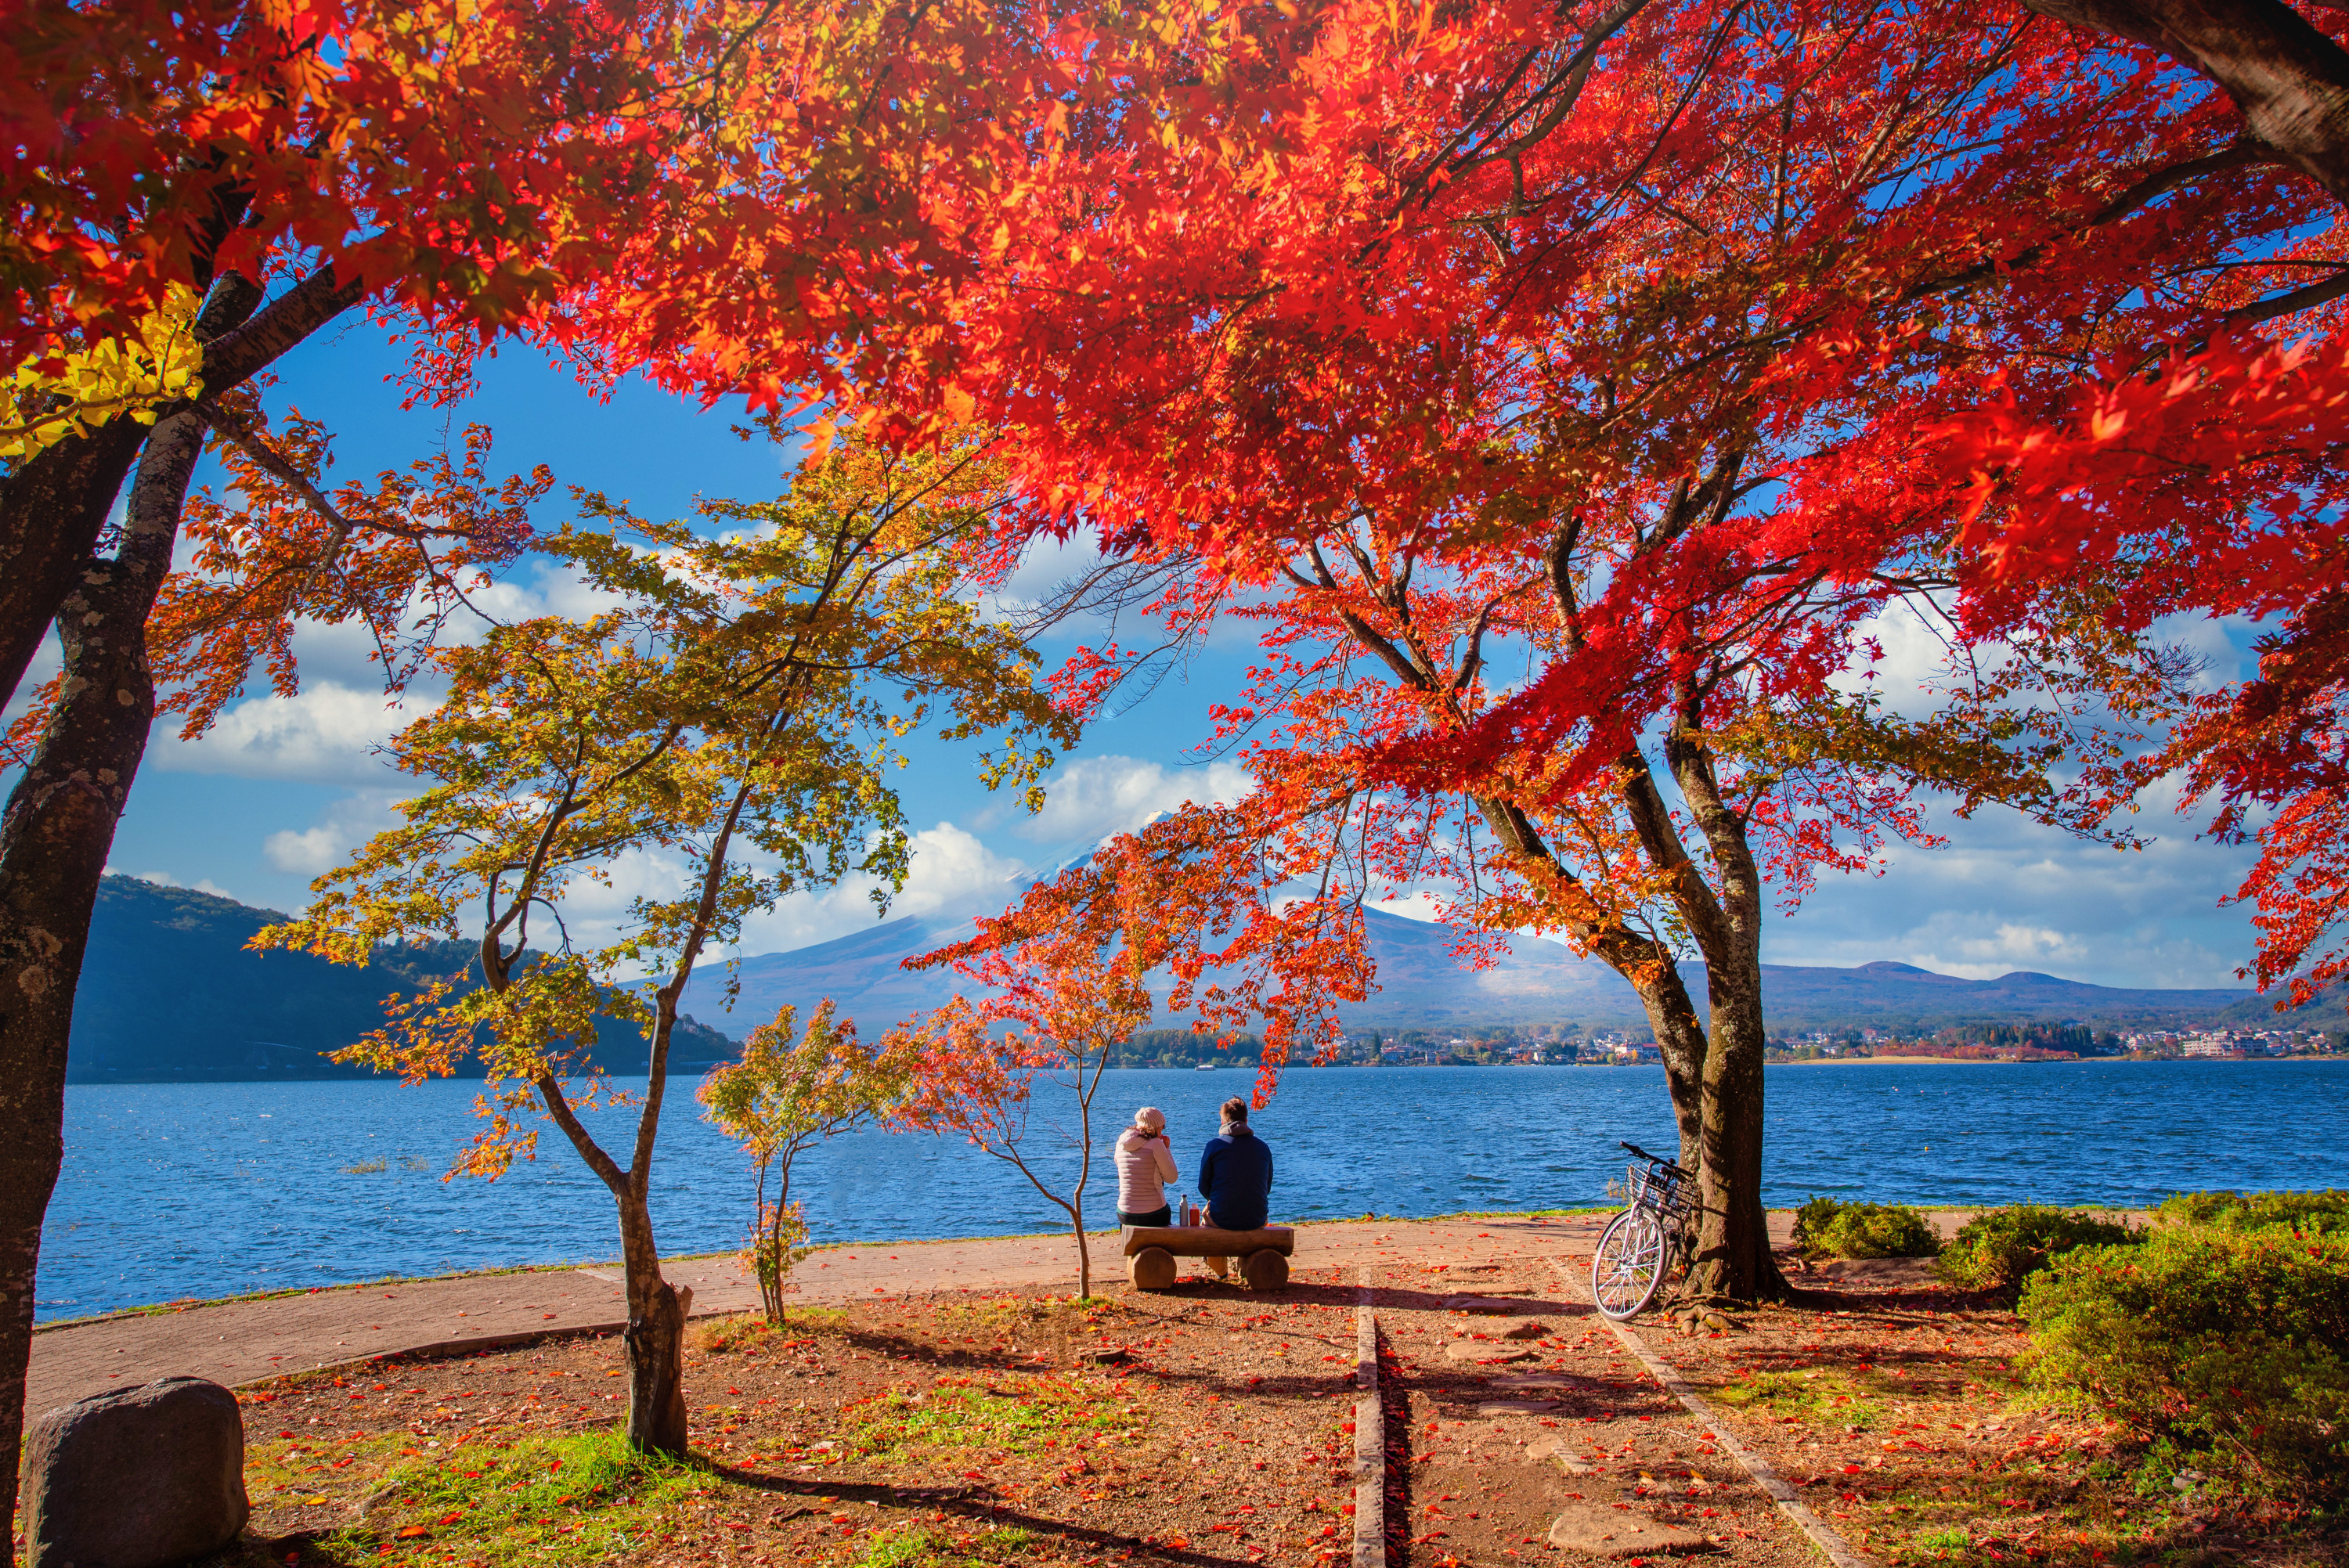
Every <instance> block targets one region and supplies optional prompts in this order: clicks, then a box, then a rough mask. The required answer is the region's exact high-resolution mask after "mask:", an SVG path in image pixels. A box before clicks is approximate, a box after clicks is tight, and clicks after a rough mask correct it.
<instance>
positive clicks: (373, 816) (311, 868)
mask: <svg viewBox="0 0 2349 1568" xmlns="http://www.w3.org/2000/svg"><path fill="white" fill-rule="evenodd" d="M400 799H401V797H400V796H399V794H398V792H397V791H395V790H390V789H364V790H361V791H360V792H359V793H357V794H356V795H352V796H348V797H347V798H345V799H340V800H337V801H336V802H335V803H334V804H333V805H332V806H329V807H327V808H326V815H325V817H324V818H322V819H321V820H319V821H317V822H316V823H314V824H313V825H311V826H310V827H307V828H305V829H302V830H299V831H296V830H294V829H291V828H286V829H283V830H279V831H277V832H274V833H272V834H270V835H269V837H268V838H266V839H264V840H263V841H262V845H261V849H262V852H263V853H264V854H265V855H267V856H268V857H269V863H270V864H271V865H274V866H275V867H276V868H277V869H278V870H279V871H282V872H299V873H301V874H302V875H304V876H312V877H315V876H317V875H319V874H320V873H321V872H327V871H330V870H332V869H333V868H334V867H336V866H337V865H340V864H341V863H342V862H343V861H344V860H345V859H347V857H348V856H349V854H350V852H351V851H353V850H355V849H357V848H358V847H359V845H361V844H363V843H365V842H366V841H367V840H368V839H370V838H372V837H374V836H375V835H376V834H377V833H378V832H380V831H381V830H384V829H386V828H388V827H391V826H392V825H393V824H395V823H396V822H398V820H399V812H398V804H399V801H400Z"/></svg>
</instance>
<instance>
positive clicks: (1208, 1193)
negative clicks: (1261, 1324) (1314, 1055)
mask: <svg viewBox="0 0 2349 1568" xmlns="http://www.w3.org/2000/svg"><path fill="white" fill-rule="evenodd" d="M1247 1113H1248V1103H1247V1101H1246V1100H1244V1099H1238V1098H1237V1097H1235V1098H1233V1099H1227V1100H1226V1101H1224V1128H1223V1130H1222V1131H1221V1132H1220V1133H1218V1134H1216V1136H1215V1137H1213V1138H1211V1139H1209V1140H1207V1149H1206V1153H1204V1154H1202V1155H1200V1156H1199V1195H1200V1196H1201V1197H1203V1198H1205V1199H1206V1201H1207V1223H1208V1224H1210V1225H1213V1226H1214V1227H1215V1228H1216V1229H1217V1230H1219V1231H1255V1230H1261V1229H1262V1228H1263V1226H1264V1222H1265V1220H1266V1218H1267V1217H1268V1213H1269V1211H1270V1200H1271V1197H1272V1150H1270V1149H1268V1148H1267V1147H1266V1146H1265V1141H1264V1140H1263V1139H1261V1138H1258V1137H1257V1135H1256V1134H1255V1133H1254V1132H1253V1131H1251V1130H1249V1128H1248V1119H1247ZM1207 1266H1208V1267H1210V1268H1212V1269H1214V1270H1215V1271H1216V1274H1218V1275H1220V1274H1223V1273H1224V1272H1225V1270H1226V1268H1227V1267H1228V1264H1227V1263H1226V1260H1225V1259H1223V1258H1219V1257H1211V1258H1209V1259H1208V1260H1207Z"/></svg>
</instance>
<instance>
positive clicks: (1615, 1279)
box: [1590, 1209, 1666, 1323]
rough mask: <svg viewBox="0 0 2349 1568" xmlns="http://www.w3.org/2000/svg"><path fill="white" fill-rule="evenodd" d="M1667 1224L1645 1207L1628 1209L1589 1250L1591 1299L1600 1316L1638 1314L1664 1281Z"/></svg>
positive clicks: (1620, 1317) (1619, 1318)
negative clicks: (1593, 1250)
mask: <svg viewBox="0 0 2349 1568" xmlns="http://www.w3.org/2000/svg"><path fill="white" fill-rule="evenodd" d="M1664 1253H1665V1245H1664V1228H1663V1226H1661V1225H1660V1224H1658V1223H1657V1222H1656V1218H1655V1216H1654V1215H1652V1214H1651V1213H1649V1212H1647V1211H1646V1210H1644V1209H1626V1210H1624V1211H1623V1212H1621V1213H1619V1214H1618V1215H1616V1216H1615V1219H1614V1221H1613V1222H1612V1223H1610V1224H1609V1226H1608V1227H1607V1229H1606V1230H1605V1231H1604V1232H1603V1233H1601V1234H1600V1235H1599V1247H1598V1250H1597V1251H1596V1252H1594V1253H1591V1254H1590V1299H1591V1301H1592V1303H1593V1304H1594V1305H1597V1306H1598V1308H1599V1315H1600V1316H1601V1317H1605V1318H1610V1319H1612V1320H1613V1321H1615V1322H1617V1323H1620V1322H1622V1321H1623V1320H1624V1319H1625V1318H1629V1317H1637V1316H1638V1315H1640V1313H1642V1312H1644V1311H1646V1310H1647V1306H1648V1304H1649V1303H1650V1302H1651V1301H1653V1300H1654V1299H1655V1298H1656V1287H1657V1286H1658V1285H1660V1284H1663V1282H1664V1266H1665V1262H1666V1260H1665V1257H1664Z"/></svg>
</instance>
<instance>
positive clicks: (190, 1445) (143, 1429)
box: [24, 1377, 253, 1568]
mask: <svg viewBox="0 0 2349 1568" xmlns="http://www.w3.org/2000/svg"><path fill="white" fill-rule="evenodd" d="M24 1476H25V1544H26V1568H163V1565H164V1564H165V1563H184V1562H186V1561H187V1560H188V1559H189V1558H191V1557H201V1556H203V1555H204V1554H205V1553H212V1552H217V1551H219V1550H220V1549H221V1548H222V1547H223V1546H226V1545H227V1544H228V1543H229V1542H232V1541H234V1540H235V1539H236V1537H237V1532H239V1531H241V1530H243V1528H244V1522H245V1519H246V1517H247V1516H248V1515H250V1514H251V1513H252V1511H253V1507H252V1504H251V1503H250V1502H249V1501H246V1499H245V1495H244V1421H243V1417H241V1416H240V1415H239V1414H238V1411H237V1408H236V1396H235V1395H233V1394H232V1393H230V1392H229V1391H228V1390H227V1389H225V1388H223V1387H221V1386H220V1385H219V1384H217V1383H210V1382H206V1381H205V1380H204V1379H203V1378H202V1377H166V1378H164V1379H162V1380H161V1381H160V1382H156V1383H142V1384H140V1386H139V1387H135V1388H114V1389H109V1391H108V1392H106V1393H103V1394H93V1395H91V1396H90V1397H89V1398H87V1399H77V1400H75V1401H74V1402H73V1403H72V1404H70V1405H67V1406H66V1407H65V1408H63V1409H60V1410H51V1411H50V1412H49V1413H48V1414H47V1415H46V1416H44V1417H42V1418H40V1420H39V1421H38V1422H37V1423H36V1425H35V1426H34V1428H33V1430H32V1432H31V1434H30V1436H29V1437H28V1438H27V1439H26V1444H25V1465H24Z"/></svg>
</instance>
